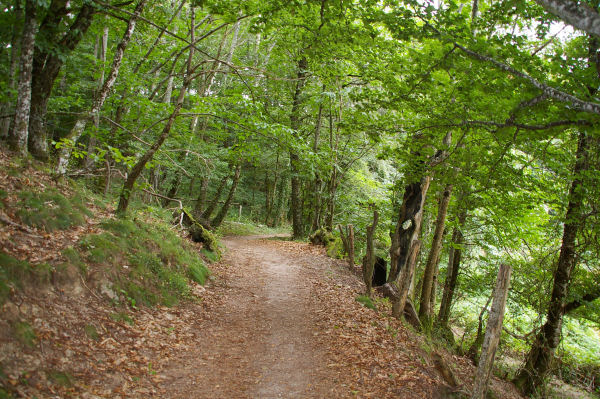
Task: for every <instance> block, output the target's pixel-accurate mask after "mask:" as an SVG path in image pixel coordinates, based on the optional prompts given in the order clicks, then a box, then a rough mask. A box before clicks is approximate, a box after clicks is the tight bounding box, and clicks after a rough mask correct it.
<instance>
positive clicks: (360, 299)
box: [356, 295, 377, 310]
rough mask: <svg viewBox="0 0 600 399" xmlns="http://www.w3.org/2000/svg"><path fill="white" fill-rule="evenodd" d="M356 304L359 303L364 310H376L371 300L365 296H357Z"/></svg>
mask: <svg viewBox="0 0 600 399" xmlns="http://www.w3.org/2000/svg"><path fill="white" fill-rule="evenodd" d="M356 302H358V303H361V304H362V305H363V306H364V307H366V308H369V309H373V310H377V306H375V304H374V303H373V300H372V299H371V298H369V297H368V296H366V295H359V296H357V297H356Z"/></svg>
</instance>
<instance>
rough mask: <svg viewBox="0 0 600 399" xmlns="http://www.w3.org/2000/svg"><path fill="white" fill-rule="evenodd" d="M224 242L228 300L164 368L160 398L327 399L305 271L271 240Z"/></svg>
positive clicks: (245, 239)
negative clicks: (173, 361)
mask: <svg viewBox="0 0 600 399" xmlns="http://www.w3.org/2000/svg"><path fill="white" fill-rule="evenodd" d="M224 244H225V245H226V246H227V249H228V250H227V253H226V255H225V257H224V259H223V261H222V262H221V265H225V266H226V268H227V281H221V283H225V285H223V286H221V287H220V288H224V289H225V290H226V292H227V294H226V296H223V297H221V298H220V299H221V303H220V304H219V305H218V306H217V308H216V309H213V311H212V314H211V315H210V319H208V320H206V322H205V323H201V325H198V326H197V327H198V328H199V329H200V331H198V336H197V337H196V342H197V345H190V348H187V349H186V353H185V355H184V356H183V357H182V358H180V359H178V360H177V361H176V362H175V363H173V364H171V365H168V366H166V367H165V370H164V371H163V373H162V375H163V378H164V382H163V384H161V385H162V386H163V387H164V388H166V389H165V390H164V391H163V395H166V396H164V397H188V398H244V397H249V398H307V397H312V398H317V397H328V396H329V395H328V392H329V391H330V386H329V385H330V383H331V382H330V381H331V380H329V381H328V380H327V379H326V378H325V377H326V362H325V355H324V354H323V348H319V347H318V346H316V345H317V344H316V340H315V339H314V335H315V334H317V332H316V330H315V328H316V323H315V320H314V317H315V315H317V314H318V312H319V309H315V306H314V304H313V302H312V301H310V297H311V290H312V287H313V285H312V284H311V281H313V279H312V278H311V277H310V276H308V274H309V271H308V270H306V269H304V268H302V267H301V265H299V264H298V263H295V262H294V261H293V258H291V257H290V255H289V254H288V253H285V252H282V251H281V250H280V249H279V248H278V245H277V244H278V243H277V242H273V241H269V240H265V239H258V238H256V237H254V238H252V237H239V238H227V239H225V240H224ZM222 277H224V276H222ZM217 281H218V282H219V280H217ZM217 284H218V283H217ZM189 349H192V350H191V351H190V350H189Z"/></svg>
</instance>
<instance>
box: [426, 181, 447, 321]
mask: <svg viewBox="0 0 600 399" xmlns="http://www.w3.org/2000/svg"><path fill="white" fill-rule="evenodd" d="M451 194H452V185H451V184H449V185H447V186H446V188H445V189H444V192H443V193H442V196H441V198H440V201H439V206H438V214H437V219H436V222H435V232H434V233H433V240H432V242H431V249H430V250H429V256H428V257H427V263H426V265H425V272H424V274H423V286H422V287H421V302H420V304H419V318H420V319H421V322H424V321H425V320H431V315H432V313H433V309H432V308H431V297H432V293H433V292H434V291H435V286H434V281H435V279H436V275H437V272H436V271H437V268H438V264H439V261H440V253H441V249H442V239H443V238H444V228H445V225H446V214H447V213H448V204H450V196H451Z"/></svg>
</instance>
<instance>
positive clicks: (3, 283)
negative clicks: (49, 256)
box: [0, 251, 55, 304]
mask: <svg viewBox="0 0 600 399" xmlns="http://www.w3.org/2000/svg"><path fill="white" fill-rule="evenodd" d="M0 265H2V267H0V304H2V303H4V301H6V299H7V298H8V296H9V295H10V291H11V289H21V288H23V286H24V285H25V284H27V283H29V284H35V285H38V284H45V283H48V282H49V281H50V280H51V278H52V273H53V272H54V271H55V269H54V268H53V267H52V266H50V265H48V264H47V263H42V264H38V265H32V264H30V263H29V262H27V261H24V260H19V259H16V258H14V257H13V256H11V255H9V254H7V253H4V252H2V251H0Z"/></svg>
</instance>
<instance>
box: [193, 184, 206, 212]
mask: <svg viewBox="0 0 600 399" xmlns="http://www.w3.org/2000/svg"><path fill="white" fill-rule="evenodd" d="M208 180H209V179H208V175H207V176H204V177H202V181H201V183H200V193H199V194H198V199H197V200H196V205H195V206H194V211H193V214H194V217H196V216H197V215H201V214H202V210H203V209H204V205H206V189H207V188H208Z"/></svg>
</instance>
